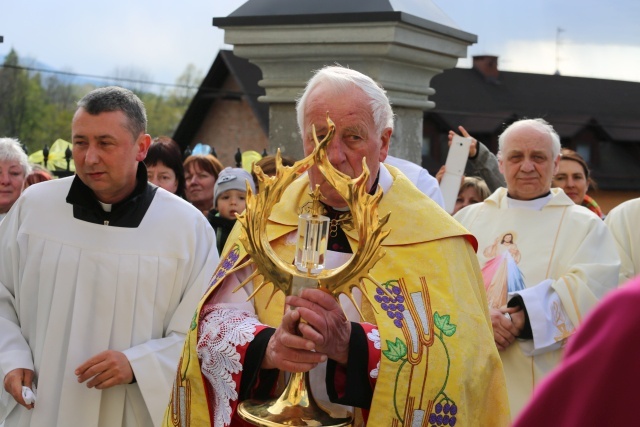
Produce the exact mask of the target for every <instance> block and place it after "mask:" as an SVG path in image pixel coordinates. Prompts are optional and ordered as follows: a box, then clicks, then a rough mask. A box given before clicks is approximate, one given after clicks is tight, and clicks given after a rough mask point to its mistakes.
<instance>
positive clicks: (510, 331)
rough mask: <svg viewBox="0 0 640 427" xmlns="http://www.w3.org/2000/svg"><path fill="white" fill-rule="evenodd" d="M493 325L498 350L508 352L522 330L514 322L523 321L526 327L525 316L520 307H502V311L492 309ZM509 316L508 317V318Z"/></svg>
mask: <svg viewBox="0 0 640 427" xmlns="http://www.w3.org/2000/svg"><path fill="white" fill-rule="evenodd" d="M490 314H491V325H492V326H493V340H494V341H495V343H496V347H498V350H500V351H503V350H506V349H507V347H509V346H510V345H511V344H512V343H513V342H514V341H515V340H516V338H517V337H518V335H520V331H521V329H522V328H518V326H517V324H516V322H514V320H516V319H517V321H518V322H519V321H520V319H522V326H524V314H523V313H522V309H521V308H520V307H511V308H507V307H506V306H504V307H500V309H495V308H492V309H490ZM507 314H508V316H507Z"/></svg>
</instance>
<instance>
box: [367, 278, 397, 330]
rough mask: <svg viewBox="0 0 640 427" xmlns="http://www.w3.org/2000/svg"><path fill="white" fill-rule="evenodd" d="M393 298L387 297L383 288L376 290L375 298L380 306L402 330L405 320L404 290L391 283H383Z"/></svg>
mask: <svg viewBox="0 0 640 427" xmlns="http://www.w3.org/2000/svg"><path fill="white" fill-rule="evenodd" d="M382 286H384V287H385V288H386V289H387V292H389V293H390V294H391V295H392V296H391V297H390V296H389V295H387V294H386V293H385V292H384V291H383V290H382V289H381V288H377V289H376V295H375V296H374V297H373V298H374V299H375V300H376V302H377V303H378V304H380V308H382V309H383V310H384V311H385V312H386V313H387V316H389V319H392V320H393V324H394V325H396V327H397V328H402V320H403V319H404V314H403V313H404V310H405V306H404V295H402V290H401V289H400V286H397V285H392V284H391V282H386V283H383V284H382Z"/></svg>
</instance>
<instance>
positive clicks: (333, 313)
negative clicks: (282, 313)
mask: <svg viewBox="0 0 640 427" xmlns="http://www.w3.org/2000/svg"><path fill="white" fill-rule="evenodd" d="M286 302H287V304H290V305H293V306H295V307H296V309H297V310H298V311H299V312H300V316H301V318H302V319H303V320H304V321H305V322H304V323H300V325H299V326H298V330H299V331H300V333H301V334H302V336H303V337H304V338H307V339H308V340H310V341H312V342H313V343H314V344H315V350H316V351H318V352H320V353H324V354H326V355H327V356H328V357H329V359H332V360H335V361H336V362H338V363H340V364H343V365H346V364H347V360H348V358H349V339H350V337H351V322H349V319H347V317H346V316H345V314H344V310H342V307H341V306H340V304H339V303H338V301H337V300H336V299H335V298H334V297H333V296H332V295H331V294H329V293H327V292H324V291H322V290H320V289H304V290H303V291H302V292H301V293H300V296H290V297H287V300H286Z"/></svg>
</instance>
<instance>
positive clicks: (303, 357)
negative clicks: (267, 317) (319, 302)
mask: <svg viewBox="0 0 640 427" xmlns="http://www.w3.org/2000/svg"><path fill="white" fill-rule="evenodd" d="M299 322H300V313H299V312H298V311H297V310H287V312H286V313H285V314H284V316H283V317H282V323H281V324H280V326H278V328H277V329H276V332H275V333H274V334H273V335H272V336H271V338H270V339H269V344H268V345H267V350H266V352H265V355H264V358H263V359H262V365H261V367H262V369H280V370H282V371H288V372H307V371H310V370H311V369H313V368H315V367H316V366H317V365H318V363H321V362H324V361H326V360H327V356H326V355H325V354H322V353H319V352H316V351H315V344H314V343H313V342H312V341H310V340H308V339H306V338H304V337H301V336H300V335H298V324H299Z"/></svg>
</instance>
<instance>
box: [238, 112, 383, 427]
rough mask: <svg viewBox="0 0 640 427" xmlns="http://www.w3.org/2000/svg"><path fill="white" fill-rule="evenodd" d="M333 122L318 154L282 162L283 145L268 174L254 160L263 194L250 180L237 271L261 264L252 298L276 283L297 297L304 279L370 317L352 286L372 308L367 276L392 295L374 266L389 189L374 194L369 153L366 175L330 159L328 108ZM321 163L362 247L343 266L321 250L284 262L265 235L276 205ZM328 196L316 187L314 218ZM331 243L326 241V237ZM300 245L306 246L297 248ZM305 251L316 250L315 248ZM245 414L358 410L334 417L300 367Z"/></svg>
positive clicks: (279, 416) (325, 415)
mask: <svg viewBox="0 0 640 427" xmlns="http://www.w3.org/2000/svg"><path fill="white" fill-rule="evenodd" d="M327 125H328V127H329V131H328V132H327V135H326V136H325V137H324V138H323V139H322V141H318V138H317V134H316V131H315V127H313V130H312V134H313V140H314V143H315V148H314V150H313V152H312V153H311V154H309V155H308V156H307V157H305V158H304V159H302V160H300V161H298V162H296V163H295V164H294V165H293V166H290V167H287V166H283V165H282V158H281V155H280V151H279V150H278V153H277V155H276V174H275V175H274V176H271V177H269V176H267V175H265V174H264V173H263V172H262V169H261V168H260V167H258V166H254V173H255V174H256V176H257V177H258V192H257V194H253V192H252V190H251V188H250V186H249V185H248V184H247V198H246V210H245V212H244V213H243V214H241V215H239V216H238V221H239V222H240V224H241V227H242V232H241V234H240V242H241V243H242V244H243V246H244V248H245V250H246V251H247V254H248V255H249V256H250V258H249V260H248V261H247V262H245V263H242V264H241V265H239V266H237V267H236V268H235V269H234V270H232V271H236V270H239V269H242V268H244V267H247V266H249V265H252V264H253V265H254V266H255V270H254V271H253V273H252V274H251V275H250V276H249V277H247V279H246V280H244V281H243V282H242V283H241V284H240V285H239V286H238V288H236V290H237V289H240V288H241V287H243V286H245V285H246V284H247V283H249V282H250V281H252V280H253V279H255V278H256V277H262V280H261V281H260V284H259V285H258V286H256V288H255V290H254V291H253V293H252V294H251V295H250V296H249V299H251V298H253V297H254V296H255V295H256V294H257V293H258V292H259V291H260V290H262V289H264V288H265V287H266V286H267V285H269V284H273V291H272V294H271V297H270V299H269V301H270V300H271V298H273V295H275V294H276V293H277V292H278V291H282V292H283V293H284V294H285V295H291V294H292V291H293V288H294V287H298V286H300V284H302V285H303V286H307V287H317V288H321V289H325V290H326V291H327V292H329V293H330V294H331V295H333V296H334V297H335V298H338V297H339V295H340V294H345V295H346V296H347V297H348V298H349V299H350V300H351V302H352V303H353V305H354V307H356V309H357V310H358V312H359V313H360V316H361V317H363V316H362V312H361V311H360V308H359V306H358V304H357V303H356V301H355V299H354V297H353V295H352V290H353V288H358V289H359V290H360V291H361V293H362V295H363V296H365V298H367V299H368V300H369V302H370V303H371V306H372V307H375V305H374V302H373V301H372V300H371V298H370V297H369V295H368V294H367V292H366V290H365V288H364V280H365V279H367V280H369V281H370V282H371V283H373V284H374V285H375V286H377V287H378V288H380V289H382V290H383V291H384V292H385V293H386V294H388V292H387V291H386V289H385V288H383V287H382V286H381V285H380V284H379V283H378V282H376V280H375V279H374V278H373V277H372V276H371V275H370V274H369V271H370V270H371V269H372V268H373V267H374V265H375V264H376V263H377V262H378V261H379V260H380V259H381V258H382V257H383V256H384V250H383V249H382V246H381V243H382V241H383V240H384V239H385V238H386V237H387V236H388V234H389V230H386V231H383V230H382V228H383V227H384V225H385V224H386V223H387V221H388V220H389V214H387V215H385V216H384V217H383V218H382V219H380V218H379V217H378V205H379V203H380V199H381V198H382V189H381V188H378V189H377V191H376V192H375V194H373V195H370V194H368V192H367V188H366V184H367V182H368V180H369V175H370V172H369V169H368V167H367V164H366V159H365V158H363V159H362V169H363V171H362V174H361V175H360V176H358V177H356V178H351V177H349V176H348V175H345V174H344V173H342V172H340V171H338V170H337V169H335V168H334V167H333V165H331V163H330V162H329V159H328V156H327V146H328V144H329V143H330V142H331V140H332V138H333V135H334V133H335V125H334V123H333V122H332V121H331V119H330V118H329V114H327ZM314 165H315V166H316V167H317V168H318V170H319V171H320V173H321V174H322V175H323V176H324V177H325V179H326V181H327V182H328V183H329V184H330V185H331V186H332V187H333V188H334V189H335V190H336V191H337V192H338V194H339V195H340V196H341V197H342V198H343V199H344V200H345V202H346V203H347V206H348V207H349V210H350V213H351V215H352V220H351V221H352V225H353V227H354V229H355V230H356V232H357V235H358V243H357V248H356V250H355V253H354V254H353V256H352V257H351V258H350V259H349V261H348V262H347V263H345V264H344V265H342V266H339V267H337V268H331V269H324V268H316V267H317V266H319V265H320V266H322V264H323V262H322V261H323V259H322V258H323V256H324V254H323V253H321V251H322V249H314V250H316V251H317V253H315V254H313V255H312V256H310V257H307V259H311V258H312V259H313V260H314V261H313V262H311V261H309V264H305V265H304V266H303V268H300V263H298V266H296V265H295V264H291V263H289V262H285V261H283V260H282V259H280V257H279V256H278V255H277V254H276V253H275V251H274V250H273V249H272V248H271V246H270V244H269V240H268V237H267V233H266V226H267V222H268V218H269V216H270V215H271V211H272V209H273V207H274V206H275V205H276V204H277V203H278V202H279V201H280V198H281V197H282V194H283V193H284V191H285V190H286V188H287V187H288V186H289V185H290V184H291V183H292V182H293V181H295V180H296V179H297V178H298V177H299V176H300V175H302V174H304V173H305V172H307V171H308V170H309V169H310V168H311V167H312V166H314ZM321 197H322V196H321V194H320V191H319V189H318V188H317V187H316V188H315V189H314V191H313V192H312V193H311V198H312V200H313V202H312V203H313V206H312V208H311V214H310V215H309V216H310V217H311V218H312V221H321V220H320V217H321V212H320V210H321V208H320V203H319V201H320V199H321ZM320 228H322V227H320V226H318V227H315V229H320ZM299 232H300V230H299ZM318 236H319V237H317V238H316V237H313V238H311V239H310V240H309V239H307V241H312V242H313V243H312V246H316V247H318V248H321V247H322V245H319V243H321V242H320V239H321V237H320V235H318ZM303 237H304V236H303ZM324 243H325V245H326V242H324ZM300 250H301V248H300V247H299V248H298V249H297V251H300ZM302 250H309V247H306V248H304V249H302ZM304 262H307V261H304ZM389 296H391V295H389ZM374 309H375V308H374ZM238 415H239V416H240V417H241V418H243V419H244V420H246V421H248V422H250V423H252V424H255V425H258V426H265V427H274V426H333V427H338V426H348V425H351V424H352V420H353V417H352V416H351V414H341V415H338V416H334V415H332V414H331V413H329V411H327V410H325V409H324V408H322V407H320V406H319V405H318V404H317V403H316V402H315V401H314V399H313V396H312V394H311V388H310V387H309V380H308V376H307V375H306V373H293V374H292V375H291V378H290V380H289V383H288V385H287V387H286V389H285V391H284V393H283V394H282V395H281V396H280V397H279V398H278V399H275V400H272V401H268V402H264V403H260V402H255V401H252V400H249V401H244V402H242V403H240V405H239V406H238Z"/></svg>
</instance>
